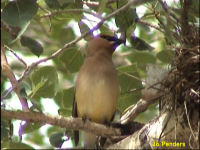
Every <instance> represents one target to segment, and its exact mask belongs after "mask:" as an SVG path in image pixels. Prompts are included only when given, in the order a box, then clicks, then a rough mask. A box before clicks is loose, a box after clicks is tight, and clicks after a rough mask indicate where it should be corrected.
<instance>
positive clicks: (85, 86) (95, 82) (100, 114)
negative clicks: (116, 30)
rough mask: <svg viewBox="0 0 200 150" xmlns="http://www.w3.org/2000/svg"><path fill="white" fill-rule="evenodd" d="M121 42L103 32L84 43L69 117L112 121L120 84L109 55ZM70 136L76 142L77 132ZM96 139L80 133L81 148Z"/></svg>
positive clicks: (89, 144)
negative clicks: (83, 53) (84, 48)
mask: <svg viewBox="0 0 200 150" xmlns="http://www.w3.org/2000/svg"><path fill="white" fill-rule="evenodd" d="M123 42H124V41H123V40H121V39H117V38H116V37H111V36H106V35H99V36H97V37H95V38H93V39H91V40H90V41H89V42H88V48H87V56H86V59H85V61H84V64H83V65H82V67H81V69H80V71H79V74H78V77H77V80H76V84H75V99H74V104H73V105H74V106H73V112H72V116H73V117H81V118H83V119H88V120H90V121H93V122H96V123H101V124H106V123H109V122H111V121H112V120H113V118H114V114H115V110H116V105H117V100H118V97H119V93H120V87H119V83H118V79H117V71H116V69H115V66H114V64H113V62H112V54H113V52H114V51H115V49H116V47H117V46H119V45H120V44H121V43H123ZM74 137H75V144H76V145H77V144H78V142H79V133H78V131H75V132H74ZM96 139H97V138H96V135H94V134H93V133H89V132H83V144H84V148H95V146H96V143H97V140H96Z"/></svg>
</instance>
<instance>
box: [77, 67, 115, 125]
mask: <svg viewBox="0 0 200 150" xmlns="http://www.w3.org/2000/svg"><path fill="white" fill-rule="evenodd" d="M112 69H114V68H111V70H101V72H99V73H98V72H92V71H91V72H87V71H86V72H84V71H83V72H81V73H80V74H79V76H78V81H77V84H76V95H75V96H76V97H75V98H76V102H77V110H78V116H79V117H87V118H88V119H91V120H92V121H95V122H98V123H104V122H105V121H110V120H111V118H112V116H113V114H114V112H115V109H116V105H117V99H118V96H119V84H118V80H117V74H116V71H115V70H112Z"/></svg>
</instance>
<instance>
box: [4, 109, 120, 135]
mask: <svg viewBox="0 0 200 150" xmlns="http://www.w3.org/2000/svg"><path fill="white" fill-rule="evenodd" d="M1 116H2V117H4V118H5V119H7V120H11V119H17V120H24V121H28V122H34V123H41V124H50V125H54V126H59V127H61V128H65V129H69V130H84V131H87V132H92V133H95V134H96V135H99V136H104V137H109V136H112V135H115V136H117V135H121V131H120V129H117V128H112V127H107V126H105V125H102V124H98V123H94V122H91V121H89V120H86V121H85V122H84V121H83V120H82V119H81V118H64V117H60V116H59V117H52V116H47V115H45V114H42V113H40V112H33V111H29V112H25V111H11V110H3V109H2V110H1Z"/></svg>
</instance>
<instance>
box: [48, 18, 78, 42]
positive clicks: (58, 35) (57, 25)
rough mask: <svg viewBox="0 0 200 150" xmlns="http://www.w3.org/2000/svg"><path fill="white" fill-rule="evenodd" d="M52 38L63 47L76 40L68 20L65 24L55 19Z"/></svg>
mask: <svg viewBox="0 0 200 150" xmlns="http://www.w3.org/2000/svg"><path fill="white" fill-rule="evenodd" d="M51 37H52V39H54V40H55V41H59V43H60V44H61V45H63V44H66V43H67V42H70V41H72V40H74V39H75V34H74V31H73V29H72V28H71V27H70V26H68V25H67V23H66V19H65V20H64V21H63V22H61V21H58V20H55V19H54V20H52V26H51Z"/></svg>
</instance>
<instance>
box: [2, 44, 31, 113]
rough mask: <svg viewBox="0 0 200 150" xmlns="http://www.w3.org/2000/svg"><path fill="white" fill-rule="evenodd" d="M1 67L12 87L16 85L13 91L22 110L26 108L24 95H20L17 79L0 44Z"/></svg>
mask: <svg viewBox="0 0 200 150" xmlns="http://www.w3.org/2000/svg"><path fill="white" fill-rule="evenodd" d="M1 68H2V72H3V73H4V74H5V75H6V76H7V77H8V79H9V80H10V83H11V84H12V87H16V88H15V93H16V94H17V96H18V98H19V100H20V102H21V105H22V109H23V110H28V109H29V108H28V103H27V101H26V99H25V98H24V97H22V96H21V95H20V88H19V83H18V81H17V79H16V78H15V75H14V73H13V71H12V69H11V68H10V66H9V64H8V61H7V58H6V56H5V49H4V47H3V46H1Z"/></svg>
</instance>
